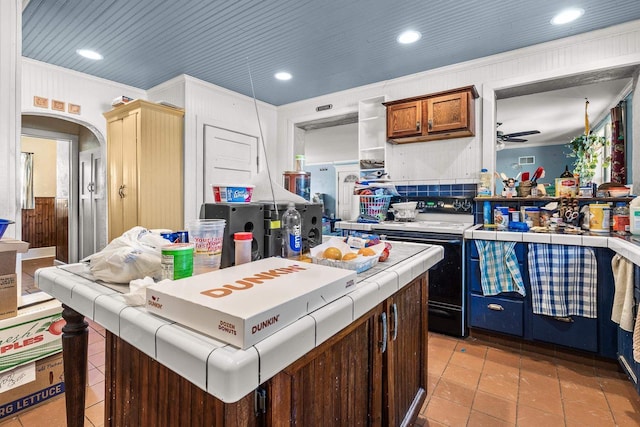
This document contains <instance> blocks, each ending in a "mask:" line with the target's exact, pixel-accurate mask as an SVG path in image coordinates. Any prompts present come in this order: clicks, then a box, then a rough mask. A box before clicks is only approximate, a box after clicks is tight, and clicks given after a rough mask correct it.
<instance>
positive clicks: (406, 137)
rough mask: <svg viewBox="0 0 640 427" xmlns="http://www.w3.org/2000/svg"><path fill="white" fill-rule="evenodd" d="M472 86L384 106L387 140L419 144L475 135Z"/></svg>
mask: <svg viewBox="0 0 640 427" xmlns="http://www.w3.org/2000/svg"><path fill="white" fill-rule="evenodd" d="M476 98H478V92H477V91H476V88H475V86H466V87H462V88H458V89H453V90H449V91H445V92H438V93H433V94H429V95H423V96H418V97H415V98H409V99H400V100H397V101H391V102H385V103H384V105H385V106H386V107H387V139H388V140H389V141H390V142H395V143H406V142H422V141H434V140H438V139H449V138H461V137H466V136H474V135H475V114H474V112H475V103H474V100H475V99H476Z"/></svg>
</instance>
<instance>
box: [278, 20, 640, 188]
mask: <svg viewBox="0 0 640 427" xmlns="http://www.w3.org/2000/svg"><path fill="white" fill-rule="evenodd" d="M630 64H640V21H634V22H630V23H627V24H623V25H619V26H615V27H611V28H607V29H604V30H599V31H593V32H590V33H587V34H582V35H580V36H575V37H569V38H565V39H561V40H557V41H553V42H549V43H544V44H540V45H536V46H533V47H529V48H524V49H519V50H515V51H511V52H507V53H503V54H499V55H494V56H490V57H486V58H481V59H479V60H474V61H469V62H465V63H460V64H456V65H453V66H449V67H443V68H439V69H435V70H430V71H425V72H423V73H418V74H413V75H410V76H406V77H401V78H398V79H394V80H389V81H384V82H379V83H376V84H371V85H368V86H362V87H358V88H353V89H350V90H346V91H341V92H336V93H332V94H328V95H324V96H320V97H316V98H313V99H307V100H304V101H299V102H296V103H292V104H287V105H284V106H281V107H279V108H278V140H279V141H280V142H281V145H279V147H278V159H279V160H280V161H281V162H282V163H281V164H280V165H279V167H280V169H282V170H284V169H286V168H287V167H288V166H289V165H290V163H291V162H292V161H293V160H292V159H293V146H294V141H293V138H292V135H293V132H292V127H293V124H294V123H297V122H301V121H306V120H312V119H313V118H314V117H316V118H324V117H327V116H330V115H329V114H326V113H324V114H323V115H322V116H321V115H320V114H319V113H315V112H314V111H315V107H316V106H317V105H322V104H333V106H334V112H333V114H334V115H337V114H338V111H340V110H347V111H354V110H356V109H357V102H358V100H361V99H366V98H372V97H375V96H382V95H386V96H387V100H395V99H403V98H407V97H412V96H419V95H424V94H428V93H433V92H438V91H442V90H448V89H453V88H457V87H462V86H467V85H475V86H476V88H477V89H478V92H479V93H480V95H481V99H478V100H477V101H476V136H475V137H470V138H459V139H450V140H444V141H432V142H423V143H413V144H402V145H390V144H388V145H387V149H388V158H387V165H388V166H387V169H388V170H389V172H390V174H391V176H392V177H393V178H394V180H412V181H429V180H441V181H451V182H465V180H464V179H465V178H466V179H468V180H469V181H472V182H475V181H476V180H477V178H478V173H479V171H480V169H481V168H482V167H487V168H488V169H489V170H494V169H495V147H494V145H495V94H494V92H495V90H496V89H500V88H505V87H512V86H518V85H522V84H525V83H529V82H535V81H543V80H549V79H553V78H558V77H562V76H569V75H574V74H579V73H582V72H586V71H591V70H604V69H608V68H612V67H619V66H624V65H630ZM336 110H338V111H336ZM314 114H315V115H314ZM639 138H640V132H637V133H635V135H634V141H635V142H637V141H638V139H639ZM285 141H286V144H284V142H285ZM636 151H640V150H636ZM636 154H637V155H639V156H640V153H636ZM639 178H640V177H639ZM636 179H638V178H636Z"/></svg>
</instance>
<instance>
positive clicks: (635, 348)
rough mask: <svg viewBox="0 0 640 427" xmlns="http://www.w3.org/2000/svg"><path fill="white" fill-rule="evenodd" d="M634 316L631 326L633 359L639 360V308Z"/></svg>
mask: <svg viewBox="0 0 640 427" xmlns="http://www.w3.org/2000/svg"><path fill="white" fill-rule="evenodd" d="M636 316H637V317H636V325H635V326H634V328H633V360H635V361H636V362H640V310H638V313H637V314H636Z"/></svg>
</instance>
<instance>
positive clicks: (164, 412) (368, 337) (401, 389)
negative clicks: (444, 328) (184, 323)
mask: <svg viewBox="0 0 640 427" xmlns="http://www.w3.org/2000/svg"><path fill="white" fill-rule="evenodd" d="M427 289H428V288H427V279H426V275H423V276H421V277H418V278H416V279H414V280H413V281H412V282H411V283H410V284H408V285H407V286H405V287H403V288H402V289H401V290H400V291H398V292H397V293H396V294H394V295H392V296H391V297H389V298H388V299H387V300H385V301H383V302H382V303H381V304H379V305H378V306H376V307H375V308H374V309H372V310H371V311H369V312H368V313H367V314H365V315H364V316H362V317H360V318H359V319H358V320H356V321H355V322H353V323H352V324H351V325H350V326H348V327H347V328H345V329H343V330H342V331H341V332H339V333H338V334H336V335H335V336H333V337H332V338H330V339H329V340H327V341H326V342H325V343H323V344H322V345H320V346H319V347H317V348H315V349H314V350H312V351H310V352H309V353H307V354H306V355H304V356H303V357H302V358H300V359H299V360H297V361H296V362H294V363H293V364H291V365H289V366H288V367H287V368H285V369H284V370H283V371H281V372H280V373H278V374H277V375H276V376H275V377H273V378H271V379H270V380H268V381H267V382H266V383H265V384H263V385H262V386H261V387H260V389H259V390H260V392H259V393H250V394H248V395H247V396H245V397H244V398H242V399H241V400H240V401H238V402H235V403H223V402H222V401H221V400H219V399H217V398H215V397H213V396H212V395H210V394H208V393H207V392H205V391H203V390H202V389H200V388H198V387H196V386H195V385H193V384H192V383H190V382H189V381H187V380H185V379H184V378H183V377H181V376H180V375H178V374H176V373H174V372H173V371H171V370H169V369H168V368H166V367H164V366H163V365H161V364H160V363H158V362H157V361H155V360H153V359H152V358H150V357H148V356H147V355H146V354H144V353H142V352H141V351H139V350H138V349H136V348H135V347H134V346H132V345H130V344H128V343H126V342H125V341H123V340H121V339H120V338H119V337H117V336H115V335H113V334H112V333H110V332H108V331H107V339H106V345H107V349H106V355H107V356H106V387H107V390H106V399H105V426H125V425H149V426H150V425H153V426H178V425H180V426H187V425H188V426H229V427H230V426H234V427H235V426H282V425H294V424H295V425H303V426H328V425H349V426H358V425H363V426H367V425H371V426H395V425H402V424H408V423H410V422H412V421H414V420H415V419H416V417H417V415H418V412H419V410H420V408H421V406H422V403H423V402H424V400H425V398H426V391H425V390H426V386H427V315H426V313H427ZM385 336H386V339H385Z"/></svg>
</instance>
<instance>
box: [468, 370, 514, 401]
mask: <svg viewBox="0 0 640 427" xmlns="http://www.w3.org/2000/svg"><path fill="white" fill-rule="evenodd" d="M518 389H519V378H518V375H517V374H516V375H513V373H508V372H504V373H501V372H495V373H490V374H487V373H485V372H483V373H482V375H481V376H480V382H479V383H478V390H479V391H483V392H485V393H489V394H492V395H494V396H500V397H503V398H505V399H509V400H512V401H514V402H515V401H517V400H518Z"/></svg>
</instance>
